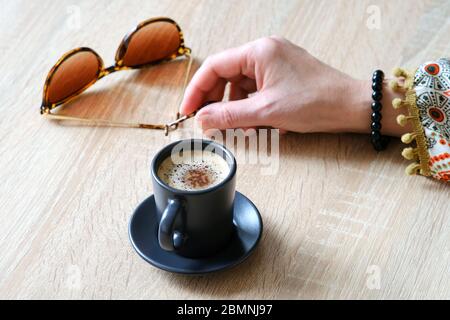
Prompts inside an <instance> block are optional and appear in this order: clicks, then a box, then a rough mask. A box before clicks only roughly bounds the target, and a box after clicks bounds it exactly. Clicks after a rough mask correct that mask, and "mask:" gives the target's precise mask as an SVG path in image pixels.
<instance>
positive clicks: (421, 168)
mask: <svg viewBox="0 0 450 320" xmlns="http://www.w3.org/2000/svg"><path fill="white" fill-rule="evenodd" d="M414 73H415V71H412V72H408V71H406V70H405V69H402V68H395V69H394V70H393V74H394V76H395V77H402V78H404V83H402V84H400V83H399V82H398V81H397V80H398V79H396V80H392V81H390V82H389V87H390V88H391V89H392V90H394V91H397V92H399V93H402V94H404V95H405V97H404V98H403V99H400V98H396V99H393V100H392V106H393V108H395V109H399V108H405V109H406V110H405V113H406V114H401V115H398V116H397V119H396V120H397V123H398V124H399V125H401V126H404V125H406V124H407V123H408V124H410V125H411V128H412V131H413V132H412V133H406V134H404V135H403V136H402V137H401V140H402V142H403V143H406V144H409V143H412V142H415V145H414V146H413V147H412V148H411V147H409V148H405V149H404V150H403V152H402V156H403V157H405V158H406V159H408V160H413V161H414V162H413V163H411V164H410V165H409V166H408V167H407V168H406V170H405V171H406V173H407V174H417V173H420V174H422V175H425V176H430V175H431V170H430V167H429V165H428V163H429V154H428V148H427V140H426V137H425V134H424V130H423V127H422V123H421V121H420V116H419V109H418V108H417V105H416V92H415V90H414Z"/></svg>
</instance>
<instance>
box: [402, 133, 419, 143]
mask: <svg viewBox="0 0 450 320" xmlns="http://www.w3.org/2000/svg"><path fill="white" fill-rule="evenodd" d="M415 138H416V135H415V134H414V133H405V134H404V135H402V142H403V143H411V142H413V140H414V139H415Z"/></svg>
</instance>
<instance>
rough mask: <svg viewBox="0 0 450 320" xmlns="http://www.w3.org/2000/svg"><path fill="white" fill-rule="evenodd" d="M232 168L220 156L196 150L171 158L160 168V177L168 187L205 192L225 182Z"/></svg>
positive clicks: (165, 160)
mask: <svg viewBox="0 0 450 320" xmlns="http://www.w3.org/2000/svg"><path fill="white" fill-rule="evenodd" d="M229 172H230V167H229V166H228V163H227V162H226V160H225V159H224V158H223V157H221V156H220V155H218V154H216V153H214V152H210V151H202V150H195V151H191V152H184V153H183V154H182V155H180V154H177V155H174V156H169V157H167V158H166V159H164V160H163V162H162V163H161V164H160V165H159V168H158V172H157V174H158V177H159V178H160V179H161V180H162V181H163V182H164V183H165V184H167V185H169V186H171V187H172V188H175V189H179V190H187V191H193V190H204V189H208V188H211V187H212V186H215V185H217V184H218V183H220V182H221V181H223V180H224V179H225V178H226V177H227V175H228V173H229Z"/></svg>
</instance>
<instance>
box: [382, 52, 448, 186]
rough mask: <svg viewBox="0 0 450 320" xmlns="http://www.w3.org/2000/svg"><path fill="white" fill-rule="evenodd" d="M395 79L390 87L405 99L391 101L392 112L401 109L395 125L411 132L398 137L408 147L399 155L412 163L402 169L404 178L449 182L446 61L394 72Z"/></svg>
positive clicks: (440, 60) (431, 62) (441, 60)
mask: <svg viewBox="0 0 450 320" xmlns="http://www.w3.org/2000/svg"><path fill="white" fill-rule="evenodd" d="M394 75H395V76H396V77H402V78H404V79H405V81H404V83H402V84H400V83H399V81H397V80H393V82H391V84H390V85H391V87H392V88H393V89H394V90H397V91H398V90H401V91H403V92H404V93H405V98H404V99H403V100H402V99H398V98H397V99H394V100H393V101H392V105H393V106H394V108H396V109H397V108H403V109H404V111H405V112H404V114H401V115H399V116H398V117H397V122H398V124H399V125H402V126H404V125H406V123H407V122H410V123H411V125H412V128H413V132H410V133H406V134H404V135H403V136H402V141H403V142H404V143H407V144H410V143H411V144H412V146H411V147H408V148H405V149H404V150H403V152H402V155H403V156H404V157H405V158H406V159H408V160H414V162H413V163H411V164H410V165H409V166H408V167H407V168H406V173H407V174H421V175H424V176H432V177H433V178H435V179H438V180H443V181H446V182H449V181H450V60H449V59H444V58H442V59H439V60H437V61H430V62H426V63H424V64H422V65H421V66H420V67H419V68H418V69H417V70H416V71H415V72H413V73H410V72H408V71H406V70H404V69H400V68H397V69H395V70H394Z"/></svg>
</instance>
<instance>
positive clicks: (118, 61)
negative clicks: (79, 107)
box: [40, 17, 193, 135]
mask: <svg viewBox="0 0 450 320" xmlns="http://www.w3.org/2000/svg"><path fill="white" fill-rule="evenodd" d="M155 22H168V23H171V24H173V25H174V26H175V27H176V28H177V30H178V33H179V37H180V45H179V47H178V49H177V51H176V52H174V53H173V54H172V55H171V56H169V57H166V58H163V59H160V60H157V61H152V62H149V63H145V64H141V65H136V66H125V65H123V57H124V56H125V53H126V52H127V49H128V45H129V43H130V41H131V39H132V38H133V36H134V35H135V34H136V33H137V31H139V30H140V29H141V28H143V27H145V26H147V25H149V24H151V23H155ZM83 51H87V52H91V53H93V54H94V55H95V57H96V58H97V60H98V66H99V67H98V71H97V76H96V78H94V79H93V80H92V81H91V82H89V83H88V84H86V85H85V86H84V87H82V88H81V89H79V90H77V91H76V92H74V93H73V94H71V95H69V96H68V97H66V98H64V99H62V100H60V101H57V102H55V103H51V102H50V101H49V98H48V87H49V85H50V82H51V80H52V78H53V76H54V74H55V72H56V71H57V70H58V68H59V66H60V65H61V64H62V63H63V62H64V61H66V60H67V59H68V58H70V57H71V56H73V55H75V54H77V53H79V52H83ZM180 56H185V57H186V58H187V59H188V60H189V62H188V67H187V70H186V76H185V81H184V87H183V91H184V90H185V89H186V85H187V81H188V78H189V73H190V69H191V63H192V58H191V49H190V48H188V47H186V46H185V44H184V37H183V32H182V31H181V28H180V26H179V25H178V24H177V23H176V22H175V21H174V20H172V19H170V18H167V17H158V18H152V19H148V20H146V21H143V22H141V23H139V24H138V25H137V26H136V27H135V28H134V29H133V30H131V31H130V32H129V33H128V34H127V35H126V36H125V37H124V38H123V40H122V42H121V43H120V45H119V47H118V49H117V51H116V55H115V63H114V65H112V66H110V67H107V68H105V67H104V62H103V59H102V58H101V57H100V56H99V55H98V54H97V53H96V52H95V51H94V50H93V49H91V48H88V47H80V48H76V49H73V50H70V51H69V52H67V53H65V54H64V55H63V56H62V57H61V58H60V59H59V60H58V61H57V62H56V64H55V65H54V66H53V67H52V68H51V69H50V71H49V73H48V75H47V78H46V80H45V84H44V91H43V98H42V104H41V108H40V111H41V114H43V115H44V116H46V117H48V118H51V119H57V120H77V121H83V122H89V123H101V124H104V125H110V126H122V127H133V128H146V129H158V130H164V131H165V134H166V135H167V134H168V132H169V131H170V130H173V129H176V128H177V126H178V124H179V123H180V122H182V121H184V120H186V119H187V118H190V117H192V116H193V114H191V115H188V116H184V117H181V118H180V114H179V113H178V112H177V115H176V120H175V121H173V122H171V123H169V124H144V123H121V122H113V121H109V120H103V119H87V118H78V117H71V116H65V115H58V114H53V113H51V111H52V110H53V109H54V108H56V107H57V106H60V105H62V104H64V103H66V102H68V101H70V100H72V99H74V98H75V97H77V96H78V95H80V94H81V93H82V92H84V91H85V90H87V89H88V88H89V87H90V86H92V85H93V84H94V83H96V82H97V81H98V80H100V79H101V78H103V77H104V76H106V75H108V74H111V73H113V72H116V71H120V70H129V69H139V68H144V67H150V66H154V65H157V64H160V63H163V62H168V61H171V60H174V59H176V58H178V57H180Z"/></svg>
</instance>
